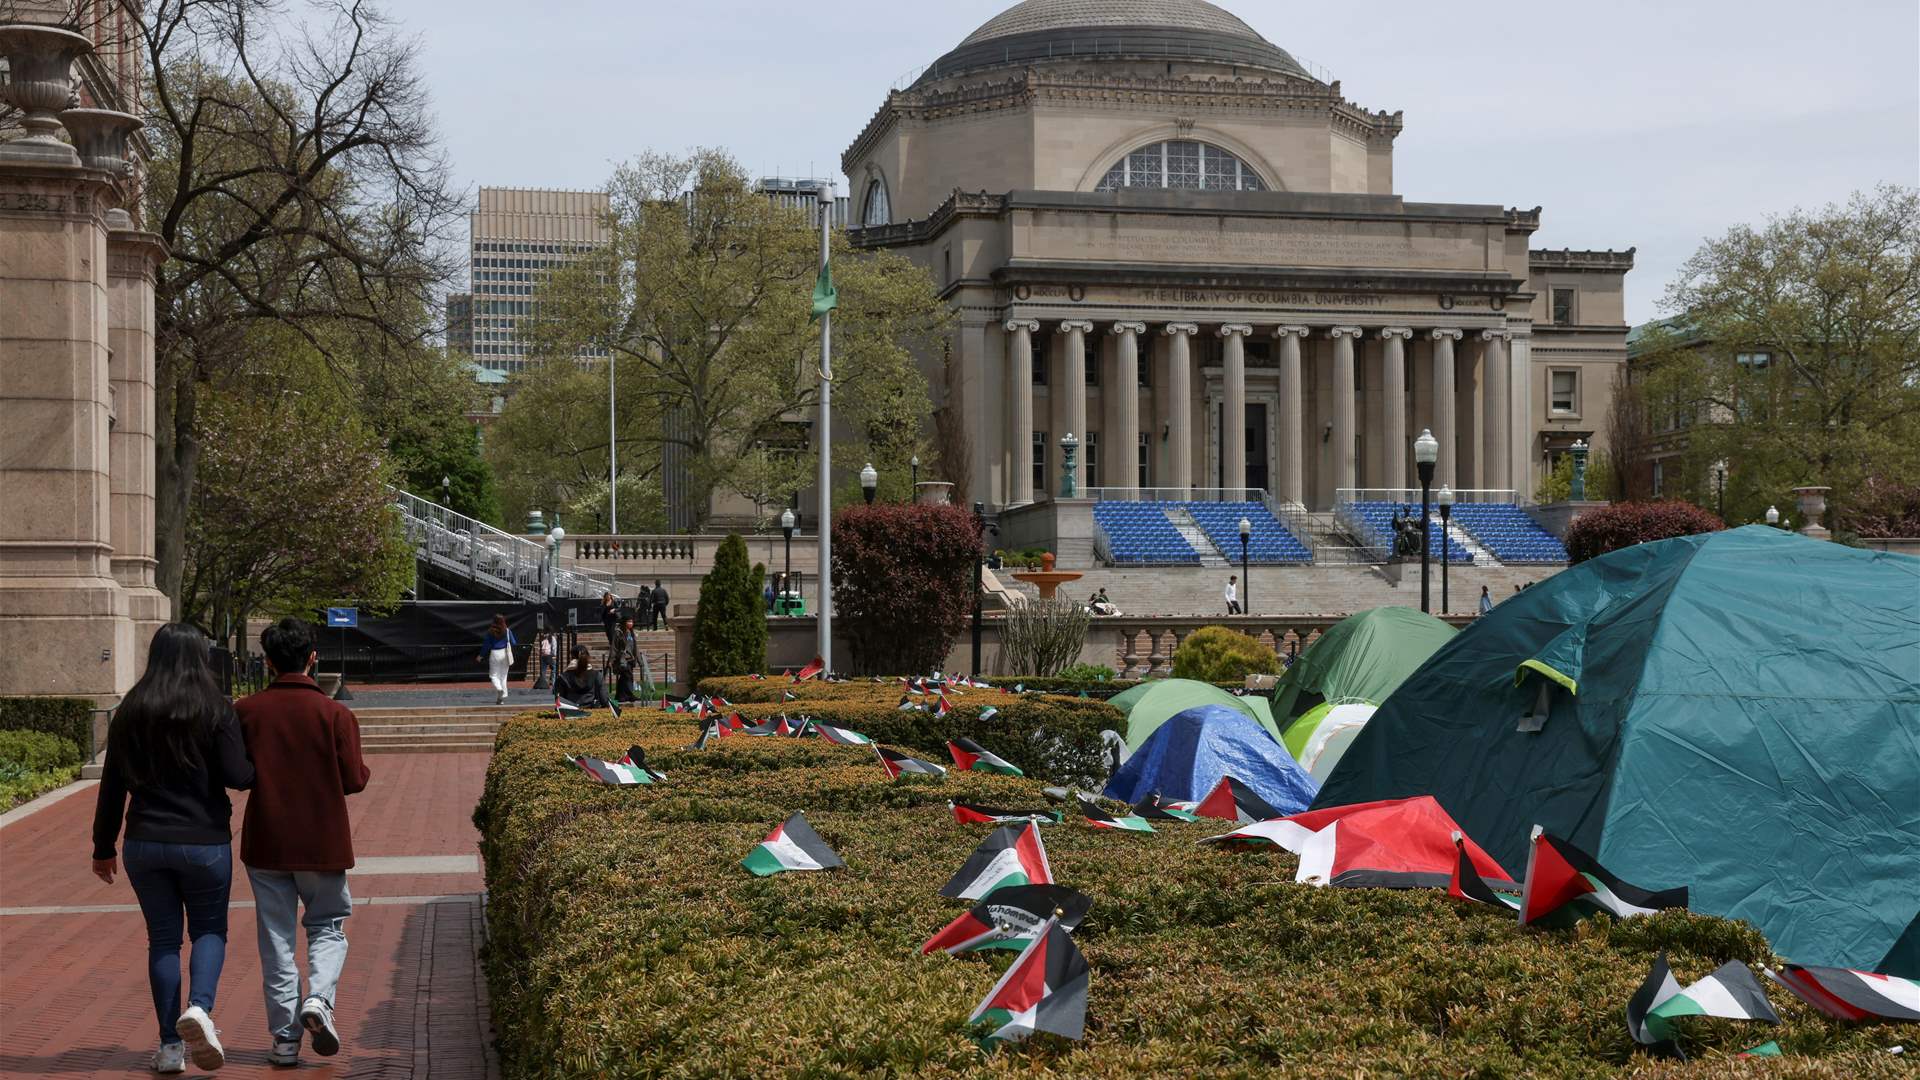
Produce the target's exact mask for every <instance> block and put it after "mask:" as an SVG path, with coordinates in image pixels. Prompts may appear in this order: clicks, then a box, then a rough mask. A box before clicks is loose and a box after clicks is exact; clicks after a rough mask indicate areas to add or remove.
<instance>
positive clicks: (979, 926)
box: [920, 885, 1093, 956]
mask: <svg viewBox="0 0 1920 1080" xmlns="http://www.w3.org/2000/svg"><path fill="white" fill-rule="evenodd" d="M1092 906H1093V899H1092V898H1091V897H1089V896H1086V895H1085V894H1083V893H1078V892H1075V891H1073V890H1072V889H1069V888H1067V887H1066V886H1064V885H1009V886H1007V887H1006V888H1004V889H995V890H994V891H992V892H991V893H988V894H987V897H986V899H984V900H982V901H980V902H979V903H977V904H975V905H973V910H971V911H968V912H967V913H966V914H964V915H962V916H960V917H959V918H957V919H955V920H953V921H952V922H950V923H948V924H947V925H946V926H944V927H942V928H941V930H940V932H939V933H937V934H935V935H933V936H932V937H930V938H928V939H927V943H926V944H925V945H922V946H920V953H921V955H923V956H924V955H927V954H929V953H933V952H945V953H950V954H952V955H955V956H957V955H959V954H960V953H963V952H973V951H975V950H978V949H1024V948H1026V947H1027V946H1028V945H1031V944H1032V943H1033V937H1034V934H1035V933H1037V932H1038V931H1039V929H1040V928H1041V927H1043V926H1045V925H1046V924H1047V920H1048V919H1058V920H1060V926H1061V927H1062V928H1063V929H1066V930H1069V931H1071V930H1072V929H1073V928H1074V927H1076V926H1079V925H1080V920H1081V919H1084V918H1086V915H1087V909H1088V908H1090V907H1092Z"/></svg>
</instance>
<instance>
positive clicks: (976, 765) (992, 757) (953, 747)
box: [947, 735, 1027, 776]
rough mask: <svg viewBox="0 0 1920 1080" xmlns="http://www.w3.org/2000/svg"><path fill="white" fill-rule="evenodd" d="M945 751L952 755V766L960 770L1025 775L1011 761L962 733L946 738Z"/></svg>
mask: <svg viewBox="0 0 1920 1080" xmlns="http://www.w3.org/2000/svg"><path fill="white" fill-rule="evenodd" d="M947 753H949V754H952V755H953V767H954V768H956V769H959V770H960V771H961V772H976V771H977V772H991V773H999V774H1001V775H1002V776H1025V775H1027V774H1026V773H1023V772H1021V771H1020V769H1019V768H1018V767H1017V766H1015V765H1014V764H1013V762H1011V761H1008V760H1007V759H1006V758H1003V757H1001V756H1000V755H998V754H996V753H994V752H993V751H991V750H988V749H987V748H986V747H984V746H981V745H980V744H979V743H977V742H974V741H973V740H972V739H969V738H967V737H966V736H964V735H962V736H960V737H959V738H956V739H948V740H947Z"/></svg>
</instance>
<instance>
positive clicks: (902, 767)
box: [873, 746, 947, 780]
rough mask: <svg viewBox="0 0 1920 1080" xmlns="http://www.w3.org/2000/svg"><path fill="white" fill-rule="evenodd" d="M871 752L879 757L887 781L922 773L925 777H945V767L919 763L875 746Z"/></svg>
mask: <svg viewBox="0 0 1920 1080" xmlns="http://www.w3.org/2000/svg"><path fill="white" fill-rule="evenodd" d="M873 752H874V753H876V754H878V755H880V767H881V768H883V769H885V770H887V779H889V780H898V779H900V774H901V773H922V774H925V775H927V776H945V775H947V767H946V766H945V765H935V764H934V763H933V762H931V761H921V760H920V759H919V758H917V757H912V756H909V755H907V754H902V753H900V752H899V751H897V750H888V749H886V748H885V747H881V746H876V747H874V748H873Z"/></svg>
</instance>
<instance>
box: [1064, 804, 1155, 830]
mask: <svg viewBox="0 0 1920 1080" xmlns="http://www.w3.org/2000/svg"><path fill="white" fill-rule="evenodd" d="M1080 813H1081V814H1082V815H1083V816H1084V817H1085V818H1086V819H1087V824H1089V825H1091V826H1093V827H1094V828H1096V829H1119V830H1120V831H1122V832H1152V831H1153V826H1151V825H1149V824H1147V819H1146V818H1143V817H1141V816H1140V815H1138V814H1128V815H1127V816H1126V817H1114V816H1113V815H1112V814H1109V813H1107V812H1106V811H1105V810H1102V809H1100V807H1099V806H1097V805H1095V804H1094V801H1093V800H1092V799H1088V798H1085V797H1082V798H1081V800H1080Z"/></svg>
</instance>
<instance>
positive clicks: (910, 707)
mask: <svg viewBox="0 0 1920 1080" xmlns="http://www.w3.org/2000/svg"><path fill="white" fill-rule="evenodd" d="M924 708H926V706H924V705H922V704H920V703H919V702H917V701H915V700H913V698H911V697H908V696H906V695H904V694H903V695H901V697H900V704H899V705H897V706H895V707H894V711H895V712H919V711H920V710H921V709H924Z"/></svg>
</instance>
